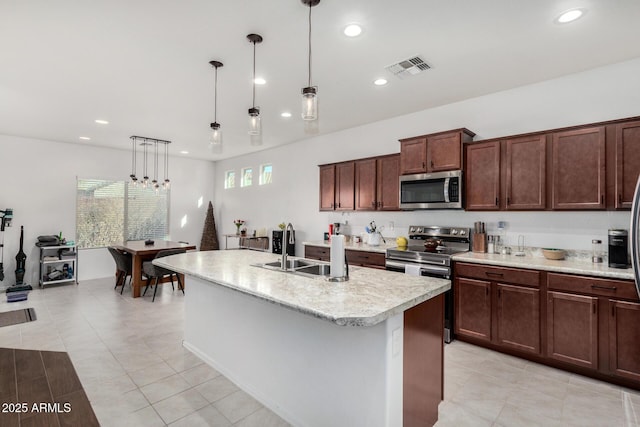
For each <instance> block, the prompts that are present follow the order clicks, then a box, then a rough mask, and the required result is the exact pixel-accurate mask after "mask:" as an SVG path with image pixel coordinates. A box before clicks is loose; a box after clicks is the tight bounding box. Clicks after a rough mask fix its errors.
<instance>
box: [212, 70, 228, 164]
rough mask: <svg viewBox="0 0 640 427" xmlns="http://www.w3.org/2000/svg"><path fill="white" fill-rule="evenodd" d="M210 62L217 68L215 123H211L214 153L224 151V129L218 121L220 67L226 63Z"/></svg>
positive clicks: (214, 102) (214, 95) (214, 93)
mask: <svg viewBox="0 0 640 427" xmlns="http://www.w3.org/2000/svg"><path fill="white" fill-rule="evenodd" d="M209 64H211V66H213V67H214V68H215V69H216V71H215V76H216V77H215V85H214V91H213V99H214V101H213V123H211V143H210V144H209V147H210V148H211V151H213V152H214V153H222V130H221V129H220V123H218V68H219V67H222V66H223V65H224V64H223V63H222V62H220V61H209Z"/></svg>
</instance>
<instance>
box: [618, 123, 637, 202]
mask: <svg viewBox="0 0 640 427" xmlns="http://www.w3.org/2000/svg"><path fill="white" fill-rule="evenodd" d="M615 138H616V155H615V207H616V209H630V208H631V203H632V202H633V193H634V191H635V188H636V182H637V181H638V176H639V175H640V121H635V122H628V123H620V124H618V125H616V137H615Z"/></svg>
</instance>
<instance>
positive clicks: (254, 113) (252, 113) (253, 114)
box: [249, 108, 262, 135]
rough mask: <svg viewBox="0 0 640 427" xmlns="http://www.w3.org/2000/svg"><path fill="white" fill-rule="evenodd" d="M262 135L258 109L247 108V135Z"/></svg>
mask: <svg viewBox="0 0 640 427" xmlns="http://www.w3.org/2000/svg"><path fill="white" fill-rule="evenodd" d="M261 133H262V121H261V120H260V109H259V108H249V135H260V134H261Z"/></svg>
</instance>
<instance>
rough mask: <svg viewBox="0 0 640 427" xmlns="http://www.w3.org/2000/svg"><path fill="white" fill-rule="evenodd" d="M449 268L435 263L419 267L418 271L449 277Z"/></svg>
mask: <svg viewBox="0 0 640 427" xmlns="http://www.w3.org/2000/svg"><path fill="white" fill-rule="evenodd" d="M450 271H451V270H450V269H449V268H448V267H438V266H437V265H425V266H422V267H420V273H427V274H432V275H434V274H435V275H438V276H443V277H444V276H446V277H449V275H450Z"/></svg>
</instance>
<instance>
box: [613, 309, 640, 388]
mask: <svg viewBox="0 0 640 427" xmlns="http://www.w3.org/2000/svg"><path fill="white" fill-rule="evenodd" d="M609 305H610V307H611V315H610V316H611V317H610V321H609V369H610V370H611V373H613V374H615V375H619V376H621V377H625V378H629V379H632V380H635V381H640V304H638V303H635V302H627V301H618V300H609Z"/></svg>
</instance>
